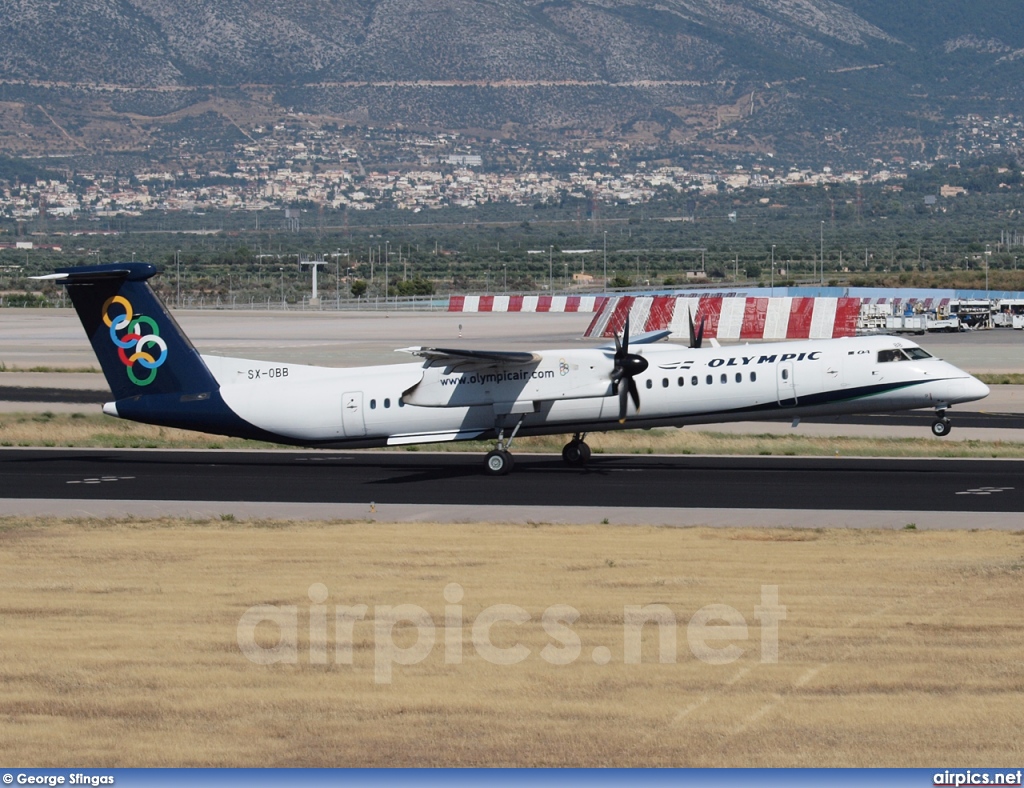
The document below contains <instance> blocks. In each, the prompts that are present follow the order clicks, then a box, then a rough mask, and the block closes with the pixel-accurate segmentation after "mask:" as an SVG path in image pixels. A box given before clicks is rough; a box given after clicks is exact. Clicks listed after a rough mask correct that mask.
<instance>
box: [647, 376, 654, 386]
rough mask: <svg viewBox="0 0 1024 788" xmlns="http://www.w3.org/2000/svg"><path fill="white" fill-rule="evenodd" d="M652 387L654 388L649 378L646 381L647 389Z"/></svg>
mask: <svg viewBox="0 0 1024 788" xmlns="http://www.w3.org/2000/svg"><path fill="white" fill-rule="evenodd" d="M653 386H654V381H653V380H651V379H650V378H648V379H647V388H652V387H653Z"/></svg>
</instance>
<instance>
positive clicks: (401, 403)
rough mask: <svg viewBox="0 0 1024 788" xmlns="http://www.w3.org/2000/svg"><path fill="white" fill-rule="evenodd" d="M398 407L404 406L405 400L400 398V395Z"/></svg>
mask: <svg viewBox="0 0 1024 788" xmlns="http://www.w3.org/2000/svg"><path fill="white" fill-rule="evenodd" d="M398 407H400V408H404V407H405V400H404V399H402V398H401V397H399V398H398Z"/></svg>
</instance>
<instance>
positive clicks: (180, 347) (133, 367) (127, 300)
mask: <svg viewBox="0 0 1024 788" xmlns="http://www.w3.org/2000/svg"><path fill="white" fill-rule="evenodd" d="M156 273H157V269H156V267H155V266H153V265H150V264H149V263H111V264H108V265H96V266H82V267H77V268H62V269H60V270H59V271H58V272H57V273H56V274H53V275H51V276H49V277H46V278H48V279H53V280H56V281H58V282H60V283H61V284H63V285H64V286H65V287H66V288H67V291H68V295H69V296H70V298H71V303H72V304H74V306H75V310H76V311H77V312H78V317H79V319H81V321H82V326H83V327H84V328H85V333H86V335H87V336H88V337H89V341H90V342H91V343H92V348H93V350H94V351H95V353H96V358H97V359H99V362H100V367H101V368H102V369H103V374H104V375H105V376H106V378H107V383H109V384H110V390H111V391H112V392H113V394H114V398H115V399H118V400H122V399H127V398H130V397H137V396H140V395H142V396H148V395H156V394H178V395H197V396H198V395H202V394H206V395H209V394H210V392H214V391H217V389H218V385H217V382H216V381H215V380H214V378H213V376H212V375H211V374H210V371H209V370H208V369H207V368H206V364H204V363H203V360H202V358H200V356H199V353H198V351H196V349H195V348H194V347H193V346H192V343H191V342H189V340H188V338H187V337H186V336H185V335H184V333H182V331H181V329H180V328H179V327H178V324H177V322H176V321H175V320H174V318H173V317H171V314H170V312H168V311H167V308H166V306H164V303H163V302H162V301H161V300H160V297H159V296H157V294H156V293H155V292H154V291H153V288H152V287H150V286H149V282H148V281H147V280H148V279H149V278H150V277H151V276H153V275H154V274H156Z"/></svg>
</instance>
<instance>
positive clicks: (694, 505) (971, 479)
mask: <svg viewBox="0 0 1024 788" xmlns="http://www.w3.org/2000/svg"><path fill="white" fill-rule="evenodd" d="M1022 472H1024V461H1016V460H922V459H908V460H892V459H863V458H801V457H667V456H613V455H607V456H603V455H595V456H594V457H593V458H592V459H591V462H590V464H589V465H588V466H587V468H586V469H584V470H580V469H576V468H571V467H568V466H566V465H564V464H563V463H562V461H561V458H560V457H558V456H554V455H537V454H533V455H530V454H518V455H516V466H515V470H514V471H513V473H512V474H511V475H509V476H505V477H488V476H486V475H484V472H483V469H482V458H481V457H480V456H478V455H475V454H462V453H436V454H432V453H420V452H415V453H409V452H401V453H399V452H365V453H359V452H337V453H333V452H332V453H328V452H292V451H281V452H255V451H254V452H226V451H170V452H168V451H158V450H125V451H118V450H67V449H5V450H0V498H2V499H3V503H2V505H0V509H2V510H3V511H4V512H5V513H8V514H14V513H23V514H43V513H50V514H61V515H62V516H69V515H79V514H96V515H112V514H118V513H124V514H140V515H142V514H144V515H146V516H157V515H162V514H182V513H187V514H197V513H202V512H205V513H206V515H205V516H209V515H210V514H211V513H222V514H223V513H232V514H236V515H237V516H244V517H253V518H260V517H263V518H279V517H293V518H299V519H308V518H310V517H315V518H324V519H352V518H358V519H377V518H380V519H392V520H403V519H405V520H425V519H432V517H433V516H435V515H436V516H437V517H438V518H441V519H445V520H448V521H452V520H496V521H500V522H509V521H513V522H529V521H535V522H537V521H539V522H600V521H601V520H602V519H607V520H608V521H609V522H616V523H622V524H626V523H662V524H676V525H686V524H696V523H697V522H699V523H703V524H739V523H742V524H746V525H773V524H774V525H780V524H794V525H813V524H821V525H826V524H827V525H845V526H848V527H852V526H863V525H874V526H878V525H879V524H881V523H888V524H889V527H895V525H896V524H898V525H899V526H900V527H902V526H903V525H905V524H906V523H909V522H915V521H914V520H908V519H906V518H907V517H908V516H910V515H908V514H907V513H917V515H916V516H918V518H919V521H917V524H918V525H920V526H922V527H923V526H925V525H926V524H931V525H932V527H959V528H970V527H1000V528H1009V529H1020V528H1022V526H1024V519H1022V518H1021V516H1020V515H1021V513H1022V512H1024V480H1022ZM844 512H846V513H848V514H845V515H844V514H842V513H844ZM716 513H717V514H716ZM921 520H923V522H921Z"/></svg>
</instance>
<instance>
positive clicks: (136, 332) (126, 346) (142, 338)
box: [103, 295, 167, 386]
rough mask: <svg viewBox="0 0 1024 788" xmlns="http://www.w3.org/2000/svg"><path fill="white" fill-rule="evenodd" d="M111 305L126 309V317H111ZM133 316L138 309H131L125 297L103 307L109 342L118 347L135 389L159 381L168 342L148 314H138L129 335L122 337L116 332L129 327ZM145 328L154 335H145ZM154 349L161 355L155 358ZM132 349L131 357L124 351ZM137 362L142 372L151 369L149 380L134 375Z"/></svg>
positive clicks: (120, 297) (114, 297) (107, 302)
mask: <svg viewBox="0 0 1024 788" xmlns="http://www.w3.org/2000/svg"><path fill="white" fill-rule="evenodd" d="M112 304H119V305H120V306H121V307H122V308H123V309H124V314H123V315H120V316H115V317H113V318H112V317H111V316H110V314H109V311H108V310H109V309H110V307H111V305H112ZM134 317H135V310H134V309H132V304H131V301H129V300H128V299H127V298H124V297H123V296H119V295H116V296H111V297H110V298H108V299H107V300H106V302H105V303H104V304H103V322H104V323H106V325H107V327H108V328H109V329H110V341H111V342H113V343H114V344H115V345H117V355H118V357H119V358H120V359H121V363H122V364H124V365H125V366H126V367H127V368H128V379H129V380H131V382H132V383H134V384H135V385H136V386H148V385H149V384H150V383H152V382H153V381H154V380H156V371H157V368H158V367H160V366H161V365H162V364H163V363H164V362H165V361H166V360H167V342H165V341H164V339H163V338H162V337H161V336H160V327H159V326H158V325H157V324H156V321H155V320H154V319H153V318H151V317H148V316H147V315H139V316H138V317H137V318H135V323H134V325H131V328H130V333H128V334H124V335H123V336H120V337H119V336H118V335H117V332H118V331H122V330H124V329H126V328H128V327H129V324H131V323H132V318H134ZM143 325H145V326H146V328H147V330H148V331H150V332H151V333H149V334H143V333H142V326H143ZM154 347H156V348H158V349H159V350H160V355H159V356H157V357H156V358H154V357H153V354H152V353H151V352H150V351H151V350H152V349H153V348H154ZM132 348H134V352H133V353H132V354H131V355H128V353H126V352H125V351H128V350H131V349H132ZM136 363H138V364H139V366H141V367H142V368H143V369H148V370H149V376H148V377H144V378H140V377H139V376H138V375H136V374H135V364H136Z"/></svg>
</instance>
